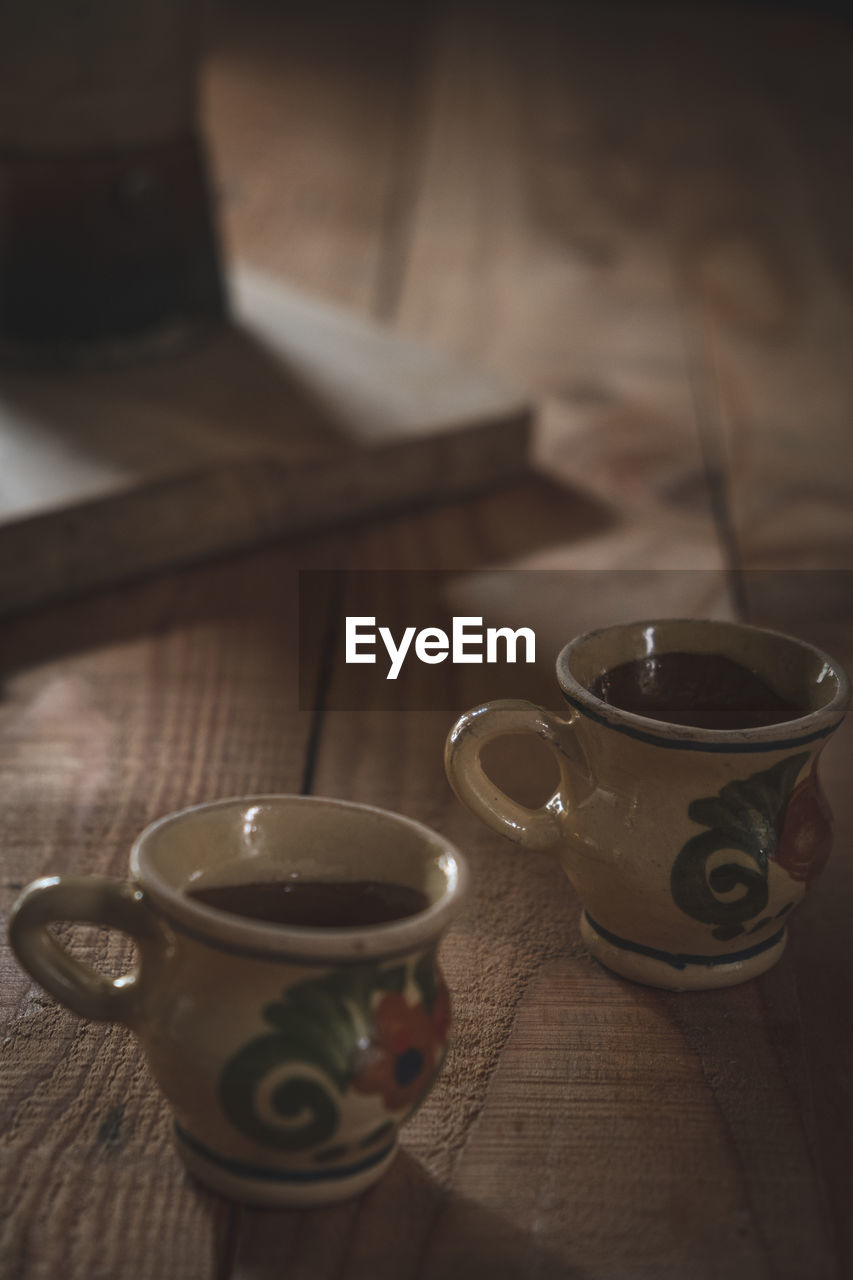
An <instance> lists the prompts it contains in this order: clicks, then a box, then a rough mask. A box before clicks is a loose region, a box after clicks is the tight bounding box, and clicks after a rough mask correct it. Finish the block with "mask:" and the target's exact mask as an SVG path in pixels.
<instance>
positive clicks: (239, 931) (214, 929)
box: [130, 792, 469, 966]
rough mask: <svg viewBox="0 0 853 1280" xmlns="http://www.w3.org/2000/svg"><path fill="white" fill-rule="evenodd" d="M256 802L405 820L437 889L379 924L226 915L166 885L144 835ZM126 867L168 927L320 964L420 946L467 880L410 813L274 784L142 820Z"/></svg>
mask: <svg viewBox="0 0 853 1280" xmlns="http://www.w3.org/2000/svg"><path fill="white" fill-rule="evenodd" d="M256 804H263V805H270V804H272V805H276V806H285V805H287V806H290V805H298V806H299V807H306V806H311V807H317V808H326V809H328V808H334V809H338V810H344V811H346V812H347V813H349V814H350V815H356V814H361V815H367V814H371V815H373V817H374V818H379V820H380V821H382V822H383V823H386V824H388V825H389V826H396V827H405V828H407V829H408V830H409V831H410V832H412V831H413V832H415V833H416V835H417V836H418V837H419V838H420V840H421V841H422V842H423V844H424V845H425V846H428V847H429V848H430V849H432V850H433V851H434V854H435V855H437V860H438V863H439V866H440V868H441V870H442V871H443V872H444V875H445V889H444V892H443V893H442V894H441V896H440V897H439V898H438V899H437V900H436V901H435V902H432V903H430V905H429V906H428V907H426V908H425V909H424V910H423V911H419V912H417V913H416V914H415V915H413V916H405V917H403V918H402V919H400V920H392V921H388V922H387V923H385V924H373V925H357V926H349V927H346V928H340V927H335V928H326V927H323V928H318V927H315V926H311V925H281V924H274V923H271V922H265V921H257V920H250V919H248V918H246V917H242V916H238V915H231V914H230V913H228V912H224V911H220V910H218V909H216V908H215V907H210V906H207V905H205V904H204V903H202V902H198V901H193V899H192V898H190V897H189V896H188V895H187V894H186V893H183V892H182V891H181V890H179V889H175V888H173V886H172V885H170V884H169V883H168V882H167V881H166V880H165V879H164V877H163V876H162V875H161V874H160V873H159V871H158V870H157V868H156V866H155V865H154V864H153V859H152V858H151V856H150V855H149V853H148V850H149V849H150V840H151V837H152V836H153V835H154V834H155V833H157V832H159V831H162V829H163V828H164V827H167V826H170V825H175V824H177V823H183V822H191V821H192V820H193V818H194V816H196V815H198V814H200V813H209V812H211V811H213V810H216V809H227V808H231V807H237V806H243V807H249V806H251V805H256ZM130 872H131V876H132V878H133V880H134V882H135V883H136V884H137V886H138V887H139V888H140V889H141V890H142V892H143V894H144V896H145V899H146V901H147V902H148V904H149V905H150V906H152V907H153V909H154V910H155V911H156V912H157V914H158V915H160V916H162V917H165V920H166V923H168V924H169V925H171V926H172V927H174V928H177V929H178V930H179V931H180V932H182V933H184V934H188V935H190V936H192V937H195V938H196V939H197V940H198V941H200V942H204V943H206V944H208V945H213V946H215V947H217V948H218V949H220V950H225V951H229V952H232V953H237V954H242V955H248V956H250V957H254V958H257V959H269V960H281V959H288V960H297V961H301V962H303V963H305V964H316V965H325V966H329V965H334V964H337V963H341V962H350V963H359V962H363V961H369V960H376V959H380V958H390V957H392V956H396V955H400V954H403V953H406V952H413V951H417V950H418V949H420V948H423V947H425V946H427V945H428V944H429V943H430V942H433V941H435V940H437V938H438V936H439V935H440V934H441V933H443V931H444V930H445V929H446V928H447V926H448V925H449V924H450V923H451V921H452V920H453V919H454V918H455V916H456V915H457V914H458V911H459V909H460V908H461V906H462V902H463V899H464V897H465V894H466V892H467V889H468V882H469V870H468V864H467V862H466V860H465V858H464V857H463V855H462V854H461V853H460V852H459V850H458V849H457V848H456V846H455V845H453V844H452V843H451V842H450V841H449V840H447V839H445V837H444V836H442V835H440V834H439V833H438V832H437V831H434V830H433V829H432V828H431V827H427V826H425V825H424V823H422V822H418V821H417V820H416V819H415V818H409V817H406V816H405V815H404V814H400V813H394V812H393V811H392V810H389V809H382V808H379V807H378V806H377V805H371V804H362V803H360V802H357V801H353V800H339V799H336V798H334V797H331V796H305V795H298V794H296V793H277V792H273V793H265V794H260V795H241V796H226V797H224V798H222V799H219V800H208V801H204V802H202V803H200V804H194V805H189V806H187V807H186V808H184V809H178V810H176V811H174V812H173V813H167V814H164V815H163V817H161V818H158V819H156V821H154V822H151V823H149V824H148V826H147V827H145V829H144V830H143V831H142V832H140V834H139V835H138V836H137V838H136V840H135V841H134V843H133V846H132V848H131V851H130Z"/></svg>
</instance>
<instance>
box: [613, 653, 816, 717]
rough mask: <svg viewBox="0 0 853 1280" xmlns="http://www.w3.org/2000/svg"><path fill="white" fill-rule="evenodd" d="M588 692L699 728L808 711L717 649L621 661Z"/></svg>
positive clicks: (624, 707) (639, 712)
mask: <svg viewBox="0 0 853 1280" xmlns="http://www.w3.org/2000/svg"><path fill="white" fill-rule="evenodd" d="M590 692H591V693H593V694H595V696H596V697H597V698H601V700H602V702H607V703H608V704H609V705H611V706H614V707H619V708H621V710H623V711H630V712H632V713H633V714H634V715H638V716H646V717H648V718H649V719H650V720H661V721H666V722H668V723H669V724H681V725H691V726H694V727H696V728H700V729H755V728H759V727H761V726H763V725H769V724H781V723H783V722H784V721H786V720H797V719H799V717H800V716H802V715H805V714H806V712H807V711H808V707H804V706H798V705H797V704H796V703H794V702H791V701H790V700H789V699H788V698H783V697H782V696H781V695H780V694H778V693H777V692H776V691H775V689H772V688H771V687H770V685H768V684H767V683H766V682H765V681H764V680H763V679H762V678H761V677H760V676H758V675H756V674H755V672H754V671H750V669H749V668H748V667H745V666H742V665H741V663H739V662H735V661H734V660H733V659H732V658H727V657H724V656H723V655H722V654H717V653H678V652H676V653H660V654H653V655H650V656H649V657H647V658H638V659H636V660H634V661H632V662H623V663H620V665H619V666H616V667H612V668H611V669H610V670H609V671H605V672H602V674H601V675H600V676H598V677H597V679H596V680H595V681H594V682H593V683H592V685H591V688H590Z"/></svg>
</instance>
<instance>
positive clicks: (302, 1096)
mask: <svg viewBox="0 0 853 1280" xmlns="http://www.w3.org/2000/svg"><path fill="white" fill-rule="evenodd" d="M131 875H132V878H133V883H131V884H122V883H119V882H116V881H111V880H106V879H94V878H89V877H86V878H82V877H81V878H76V877H65V876H62V877H46V878H44V879H42V880H37V881H35V882H34V883H33V884H31V885H30V886H29V887H28V888H27V889H26V890H25V891H24V893H23V895H22V896H21V898H20V899H19V901H18V903H17V904H16V906H15V909H14V911H13V914H12V918H11V921H10V926H9V933H10V938H11V941H12V945H13V947H14V949H15V952H16V954H17V955H18V958H19V959H20V961H21V963H22V964H23V965H24V967H25V968H26V969H28V970H29V972H30V973H31V974H32V975H33V977H34V978H36V980H37V981H38V982H40V983H41V985H42V986H43V987H45V988H46V990H47V991H49V992H50V993H51V994H52V995H54V996H55V997H56V998H57V999H58V1000H60V1001H61V1002H62V1003H63V1004H66V1005H68V1007H69V1008H71V1009H73V1010H74V1011H75V1012H76V1013H79V1014H80V1015H81V1016H83V1017H86V1018H96V1019H110V1020H115V1021H118V1022H124V1023H126V1024H127V1025H128V1026H129V1027H130V1028H131V1029H132V1030H133V1031H134V1032H135V1033H136V1035H137V1036H138V1037H139V1039H140V1041H141V1042H142V1045H143V1048H144V1051H145V1054H146V1057H147V1059H148V1063H149V1065H150V1068H151V1071H152V1073H153V1075H154V1077H155V1079H156V1080H157V1083H158V1084H159V1086H160V1088H161V1089H162V1091H163V1093H164V1094H165V1096H166V1097H167V1099H168V1100H169V1102H170V1103H171V1105H172V1108H173V1110H174V1115H175V1133H176V1137H177V1142H178V1147H179V1149H180V1152H181V1154H182V1156H183V1158H184V1160H185V1162H186V1164H187V1165H188V1167H189V1169H190V1170H191V1171H192V1172H193V1173H194V1174H195V1175H196V1176H197V1177H198V1178H199V1179H200V1180H201V1181H203V1182H205V1183H207V1184H208V1185H210V1186H211V1187H213V1188H215V1189H216V1190H218V1191H220V1192H222V1193H224V1194H225V1195H229V1196H233V1197H234V1198H236V1199H241V1200H246V1201H249V1202H252V1203H256V1204H269V1205H311V1204H322V1203H327V1202H330V1201H333V1200H339V1199H342V1198H344V1197H346V1196H350V1195H353V1194H355V1193H357V1192H359V1191H361V1190H362V1189H363V1188H364V1187H366V1186H368V1185H369V1184H370V1183H372V1182H374V1181H375V1180H376V1179H377V1178H378V1177H379V1176H380V1175H381V1174H382V1173H383V1171H384V1170H385V1169H386V1168H387V1167H388V1165H389V1164H390V1162H391V1160H392V1159H393V1156H394V1153H395V1150H396V1145H397V1131H398V1129H399V1126H400V1125H401V1124H402V1122H403V1121H404V1120H406V1119H407V1117H408V1116H409V1115H410V1114H411V1113H412V1111H413V1110H414V1109H415V1107H417V1106H418V1104H419V1103H420V1102H421V1101H422V1100H423V1098H424V1097H425V1096H426V1094H427V1093H428V1091H429V1089H430V1087H431V1086H432V1083H433V1081H434V1079H435V1077H436V1075H437V1073H438V1071H439V1068H440V1066H441V1063H442V1060H443V1057H444V1051H445V1046H446V1042H447V1035H448V1029H449V1025H450V1005H449V998H448V993H447V987H446V985H445V983H444V980H443V978H442V976H441V973H440V970H439V968H438V964H437V958H436V951H437V946H438V941H439V937H440V935H441V934H442V932H443V931H444V929H445V928H446V927H447V925H448V924H449V923H450V921H451V919H452V918H453V916H454V915H455V914H456V911H457V909H458V906H459V903H460V898H461V896H462V892H463V889H464V885H465V880H466V869H465V864H464V861H463V860H462V858H461V857H460V855H459V854H458V853H457V852H456V850H455V849H454V848H453V847H452V846H451V845H449V844H448V843H447V842H446V841H445V840H443V839H442V838H441V837H440V836H438V835H436V834H435V833H434V832H432V831H430V830H429V829H428V828H426V827H423V826H421V825H420V824H419V823H417V822H413V821H410V820H409V819H407V818H403V817H400V816H398V815H395V814H391V813H386V812H384V811H382V810H380V809H374V808H370V807H368V806H366V805H355V804H347V803H344V802H342V801H336V800H326V799H320V798H310V797H302V796H260V797H256V798H245V799H235V800H224V801H220V802H218V803H214V804H208V805H202V806H200V807H197V808H193V809H186V810H184V811H183V812H182V813H177V814H173V815H171V816H169V817H166V818H163V819H162V820H161V821H159V822H156V823H154V825H153V826H151V827H149V828H148V829H147V830H146V831H144V832H143V834H142V835H141V836H140V838H139V839H138V840H137V842H136V844H135V845H134V847H133V851H132V854H131ZM294 875H301V876H305V877H307V878H310V879H329V880H347V879H349V880H380V881H387V882H393V883H396V884H402V885H408V886H411V887H412V888H416V889H420V890H421V891H422V892H424V893H425V894H426V896H427V899H428V904H429V905H428V906H427V907H426V908H425V909H424V910H423V911H421V912H419V913H418V914H416V915H414V916H410V917H408V918H405V919H401V920H396V921H392V922H391V923H389V924H383V925H373V926H369V927H360V928H348V929H328V928H323V929H320V928H305V927H291V926H282V925H274V924H267V923H262V922H256V921H254V920H249V919H246V918H244V917H240V916H236V915H232V914H229V913H227V912H222V911H218V910H215V909H213V908H211V907H209V906H205V905H203V904H202V903H200V902H198V901H194V900H193V899H191V898H189V897H188V896H187V895H186V893H185V890H186V889H187V888H189V887H191V886H192V887H198V886H201V885H215V884H231V883H235V882H237V881H255V882H257V881H262V882H265V881H269V880H272V879H276V878H288V877H291V876H294ZM58 920H71V921H74V920H77V921H87V922H91V923H96V924H105V925H109V926H111V927H113V928H117V929H122V930H124V932H126V933H128V934H130V936H131V937H132V938H133V939H134V940H135V941H136V943H137V945H138V949H139V956H140V963H139V967H138V970H137V971H136V972H135V973H134V974H131V975H128V976H125V977H123V978H119V979H118V980H116V981H110V980H109V979H108V978H105V977H103V976H102V975H100V974H98V973H96V972H95V971H94V970H92V969H90V968H88V967H87V966H85V965H83V964H81V963H80V962H79V961H77V960H75V959H73V958H72V956H71V955H70V954H69V953H68V952H67V951H66V950H65V949H64V947H62V946H61V945H60V943H59V942H57V941H56V939H55V938H54V937H53V935H52V934H51V933H50V932H49V931H48V929H47V925H48V924H49V923H50V922H52V921H58Z"/></svg>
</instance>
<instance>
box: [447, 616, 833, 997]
mask: <svg viewBox="0 0 853 1280" xmlns="http://www.w3.org/2000/svg"><path fill="white" fill-rule="evenodd" d="M666 653H690V654H701V655H721V656H723V657H725V658H728V659H730V660H733V661H735V662H737V663H739V664H740V665H741V666H745V667H746V668H748V669H749V670H750V671H752V672H754V673H755V674H756V675H757V676H759V677H760V678H761V679H762V680H763V681H764V682H765V684H766V685H767V686H769V688H770V689H771V690H773V691H774V692H775V693H777V694H778V695H779V696H780V697H782V698H784V699H786V700H787V701H789V702H792V703H794V704H795V706H796V708H798V709H801V713H800V714H798V715H797V716H796V718H793V719H788V720H787V721H786V722H783V723H775V724H769V725H765V726H762V727H751V728H745V729H710V728H694V727H687V726H685V725H683V724H673V723H670V722H667V721H665V720H658V719H654V718H651V717H647V716H645V715H639V714H635V713H633V712H631V711H626V710H622V709H620V708H619V707H618V706H614V705H611V704H609V703H608V702H606V701H604V700H602V698H600V697H598V696H597V695H596V693H594V692H593V687H594V686H595V685H596V681H597V679H598V678H599V677H601V676H602V675H603V674H604V673H605V672H612V671H613V669H614V668H615V667H618V666H620V665H621V664H623V663H629V662H633V661H636V660H640V659H645V658H647V657H650V656H658V655H661V654H666ZM557 680H558V682H559V685H560V689H561V690H562V693H563V696H564V698H565V700H566V702H567V703H568V706H569V710H568V714H567V715H566V716H565V717H562V716H557V715H554V714H553V713H552V712H550V711H546V710H544V709H543V708H542V707H537V706H534V705H533V704H531V703H527V702H521V701H502V702H490V703H487V704H485V705H484V706H480V707H476V708H474V710H472V711H468V712H466V713H465V715H463V716H462V717H461V718H460V719H459V720H458V721H457V723H456V724H455V726H454V727H453V729H452V731H451V733H450V736H449V738H448V740H447V747H446V753H445V764H446V768H447V774H448V777H449V779H450V782H451V784H452V786H453V788H454V790H455V791H456V794H457V795H458V796H459V798H460V799H461V800H462V801H463V802H464V803H465V804H467V805H468V806H469V808H471V809H472V810H473V811H474V813H476V814H477V815H478V816H479V817H480V818H482V819H483V821H484V822H487V823H488V824H489V825H490V826H491V827H493V828H494V829H495V830H496V831H499V832H501V833H502V834H503V835H506V836H508V837H509V838H510V839H511V840H514V841H515V842H516V843H517V844H519V845H522V846H525V847H527V848H531V849H553V850H554V851H555V852H556V854H557V856H558V857H559V858H560V860H561V862H562V864H563V867H564V869H565V871H566V873H567V875H568V876H569V878H570V879H571V881H572V882H573V883H574V885H575V888H576V889H577V892H578V896H579V898H580V900H581V904H582V906H583V912H582V916H581V932H582V935H583V937H584V940H585V942H586V944H587V946H588V948H589V950H590V951H591V952H592V954H593V955H594V956H596V957H597V959H599V960H600V961H601V962H602V963H603V964H605V965H607V966H608V968H610V969H613V970H615V971H616V972H617V973H619V974H622V975H623V976H624V977H627V978H633V979H635V980H636V981H639V982H644V983H648V984H650V985H652V986H657V987H668V988H671V989H673V990H681V989H686V988H702V987H722V986H730V985H732V984H734V983H737V982H742V981H744V980H745V979H747V978H751V977H754V976H755V975H757V974H759V973H762V972H763V971H764V970H765V969H768V968H770V966H771V965H772V964H773V963H774V962H775V961H776V960H777V959H778V958H779V956H780V955H781V953H782V950H783V948H784V946H785V940H786V922H787V919H788V914H789V912H790V911H791V909H792V908H793V907H794V906H796V904H797V903H798V902H799V901H800V899H801V898H802V896H803V893H804V891H805V889H806V888H807V886H808V884H809V883H811V881H812V880H813V878H814V876H815V875H816V874H817V872H818V871H819V870H820V868H821V866H822V865H823V863H824V862H825V860H826V857H827V856H828V853H829V848H830V843H831V819H830V814H829V810H828V807H827V804H826V800H825V798H824V795H823V792H822V791H821V787H820V784H819V781H818V776H817V763H818V758H819V756H820V753H821V750H822V749H823V747H824V746H825V744H826V741H827V739H828V738H829V736H830V734H832V733H833V731H834V730H835V729H837V728H838V726H839V724H840V723H841V721H842V719H843V717H844V714H845V711H846V709H847V706H848V703H849V698H850V692H849V686H848V681H847V677H846V675H845V674H844V672H843V670H842V669H841V668H840V667H839V666H838V664H837V663H835V662H833V661H832V659H830V658H828V657H827V656H826V654H824V653H821V652H820V651H819V650H817V649H815V648H813V647H812V646H811V645H808V644H805V643H803V642H801V641H799V640H795V639H792V638H791V637H789V636H785V635H781V634H779V633H777V632H772V631H765V630H762V629H760V628H757V627H749V626H741V625H738V624H735V623H724V622H711V621H696V620H678V619H666V620H662V621H656V622H638V623H635V624H631V625H626V626H614V627H608V628H606V629H602V630H598V631H591V632H588V633H587V634H585V635H582V636H580V637H579V638H578V639H576V640H573V641H572V642H571V643H570V644H568V645H566V647H565V648H564V649H563V650H562V652H561V653H560V655H559V657H558V659H557ZM525 733H530V734H535V735H536V736H537V737H539V738H541V739H543V740H544V741H545V742H546V743H547V744H548V746H549V747H550V748H551V750H552V751H553V753H554V755H555V757H556V759H557V762H558V765H559V769H560V783H559V786H558V788H557V791H556V792H555V794H554V795H553V796H552V797H551V799H550V800H549V801H548V803H547V804H546V805H544V806H543V807H542V808H540V809H535V810H534V809H530V808H527V807H525V806H524V805H521V804H519V803H517V802H516V801H515V800H512V799H511V798H510V797H509V796H507V795H505V794H504V793H503V792H502V791H500V790H499V789H498V787H497V786H495V785H494V784H493V783H492V781H491V780H490V778H489V777H488V776H487V774H486V773H485V772H484V770H483V767H482V765H481V763H480V752H481V749H482V747H483V746H484V745H485V743H487V742H488V741H489V740H490V739H493V738H496V737H500V736H503V735H505V734H525Z"/></svg>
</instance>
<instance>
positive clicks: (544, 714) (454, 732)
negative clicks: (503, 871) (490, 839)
mask: <svg viewBox="0 0 853 1280" xmlns="http://www.w3.org/2000/svg"><path fill="white" fill-rule="evenodd" d="M520 733H532V734H535V735H536V737H537V738H541V739H542V740H543V742H545V743H547V745H548V746H549V747H550V748H551V750H552V752H553V753H554V755H555V757H556V759H557V763H558V765H559V766H560V785H559V786H558V788H557V790H556V791H555V792H554V794H553V796H552V797H551V799H550V800H549V801H548V802H547V804H544V805H542V806H541V808H539V809H530V808H528V807H527V805H523V804H519V802H518V801H517V800H513V799H512V797H511V796H508V795H507V794H506V792H504V791H501V789H500V788H499V787H497V786H496V785H495V783H494V782H492V780H491V779H490V778H489V776H488V774H487V773H486V772H485V770H484V769H483V766H482V764H481V763H480V752H481V751H482V749H483V747H484V746H485V745H486V743H487V742H491V741H492V739H493V738H502V737H504V736H505V735H507V734H520ZM444 767H445V769H446V770H447V777H448V779H449V781H450V785H451V786H452V787H453V790H454V791H455V792H456V794H457V796H458V797H459V799H460V800H461V801H462V803H463V804H466V805H467V806H468V808H469V809H471V810H472V811H473V812H474V813H475V814H476V815H477V817H478V818H481V819H482V820H483V822H485V823H487V824H488V825H489V826H490V827H492V828H494V830H495V831H498V832H500V834H501V835H504V836H508V837H509V839H510V840H514V841H515V843H516V844H521V845H524V846H526V847H527V848H528V849H547V848H550V847H551V846H552V845H555V844H559V843H560V842H561V841H562V840H563V839H564V836H565V831H564V826H563V818H564V815H565V813H566V811H567V809H568V808H569V803H570V802H569V798H568V797H569V796H570V795H571V781H572V776H574V777H575V778H576V777H577V776H578V774H580V775H581V776H586V777H588V775H589V770H588V767H587V764H586V760H585V758H584V756H583V752H582V751H581V749H580V746H579V744H578V742H577V739H576V738H575V735H574V729H573V727H572V723H571V721H570V720H561V719H560V718H559V716H555V715H553V714H552V713H551V712H550V711H546V710H545V708H544V707H537V706H536V705H535V704H534V703H532V702H523V701H517V700H515V699H501V700H499V701H497V702H486V703H484V704H483V705H482V706H479V707H474V708H473V709H472V710H471V711H466V712H465V714H464V715H462V716H460V717H459V719H458V720H457V721H456V724H455V725H454V726H453V728H452V729H451V731H450V733H449V735H448V738H447V743H446V745H445V749H444Z"/></svg>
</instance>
